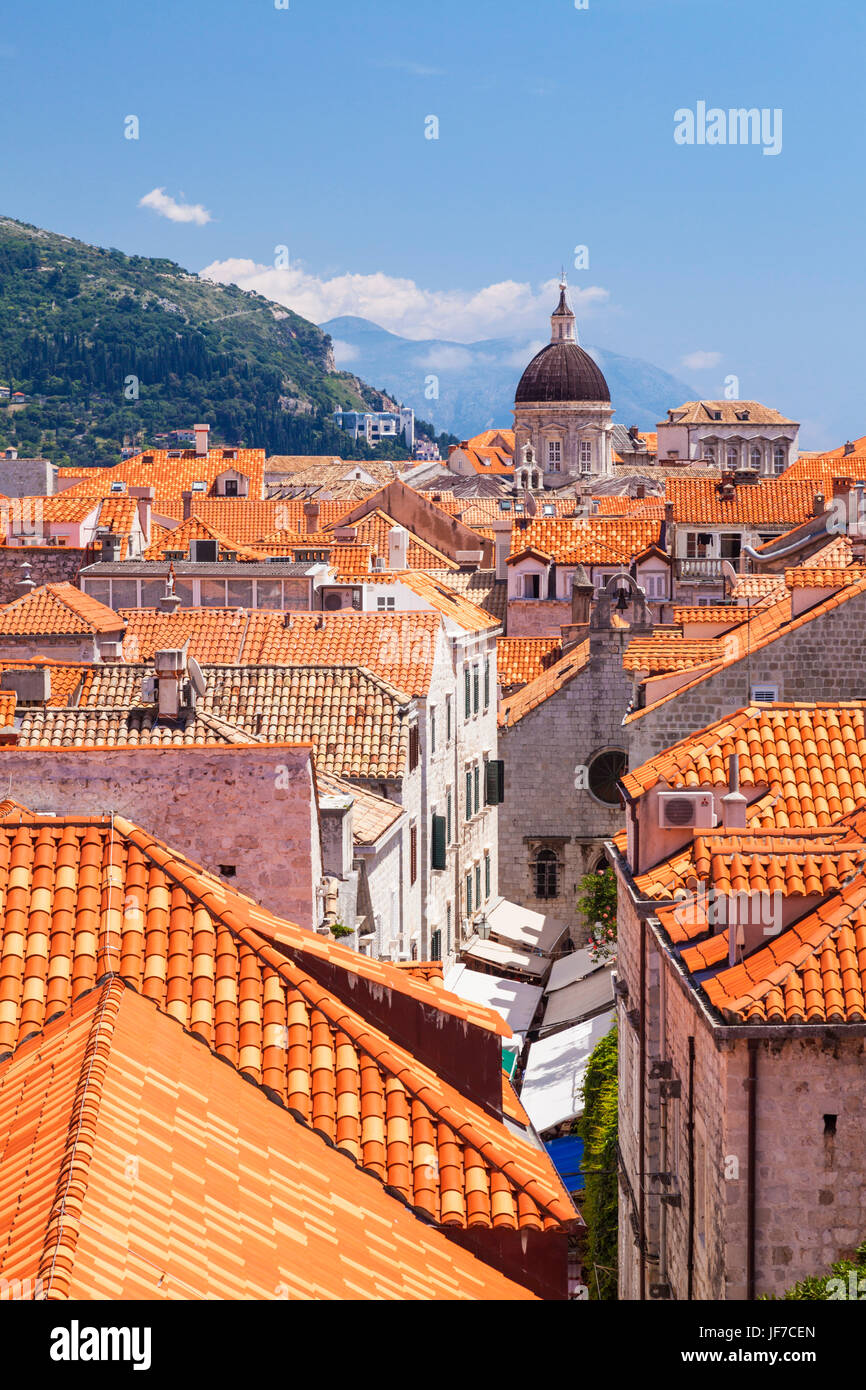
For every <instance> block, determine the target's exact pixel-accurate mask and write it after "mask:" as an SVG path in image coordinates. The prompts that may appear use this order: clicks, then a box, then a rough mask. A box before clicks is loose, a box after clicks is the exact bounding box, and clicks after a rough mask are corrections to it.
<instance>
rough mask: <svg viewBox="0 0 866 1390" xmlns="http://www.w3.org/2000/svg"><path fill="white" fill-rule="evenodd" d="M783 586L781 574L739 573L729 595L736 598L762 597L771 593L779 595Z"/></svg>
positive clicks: (766, 596)
mask: <svg viewBox="0 0 866 1390" xmlns="http://www.w3.org/2000/svg"><path fill="white" fill-rule="evenodd" d="M784 588H785V580H784V578H783V576H782V575H781V574H741V575H739V576H738V577H737V582H736V584H735V585H734V587H733V589H732V590H731V597H732V598H735V599H738V600H739V599H744V598H745V599H754V598H762V599H763V598H768V597H769V596H771V595H772V596H775V597H779V596H780V595H781V594H782V593H783V591H784ZM743 606H744V607H745V605H743Z"/></svg>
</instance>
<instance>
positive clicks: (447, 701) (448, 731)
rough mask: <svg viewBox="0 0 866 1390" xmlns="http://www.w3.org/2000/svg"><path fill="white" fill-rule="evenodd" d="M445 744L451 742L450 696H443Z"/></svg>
mask: <svg viewBox="0 0 866 1390" xmlns="http://www.w3.org/2000/svg"><path fill="white" fill-rule="evenodd" d="M445 742H446V743H450V742H451V696H450V695H446V696H445Z"/></svg>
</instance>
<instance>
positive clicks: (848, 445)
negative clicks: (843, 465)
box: [842, 439, 854, 458]
mask: <svg viewBox="0 0 866 1390" xmlns="http://www.w3.org/2000/svg"><path fill="white" fill-rule="evenodd" d="M853 452H854V445H853V444H852V443H851V440H850V439H846V440H845V448H844V449H843V450H842V456H843V458H844V456H845V454H853Z"/></svg>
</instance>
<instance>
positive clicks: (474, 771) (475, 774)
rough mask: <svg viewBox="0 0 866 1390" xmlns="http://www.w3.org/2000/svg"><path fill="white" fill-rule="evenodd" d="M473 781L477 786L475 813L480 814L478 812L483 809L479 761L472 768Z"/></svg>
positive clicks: (475, 786)
mask: <svg viewBox="0 0 866 1390" xmlns="http://www.w3.org/2000/svg"><path fill="white" fill-rule="evenodd" d="M472 783H473V786H474V788H475V814H476V815H478V812H479V811H480V810H481V774H480V772H479V770H478V764H477V763H476V764H475V767H474V768H473V769H472Z"/></svg>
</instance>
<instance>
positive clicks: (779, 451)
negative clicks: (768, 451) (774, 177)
mask: <svg viewBox="0 0 866 1390" xmlns="http://www.w3.org/2000/svg"><path fill="white" fill-rule="evenodd" d="M786 462H787V455H786V451H785V446H784V444H777V445H776V446H775V448H774V449H773V471H774V472H776V473H783V472H784V470H785V464H786Z"/></svg>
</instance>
